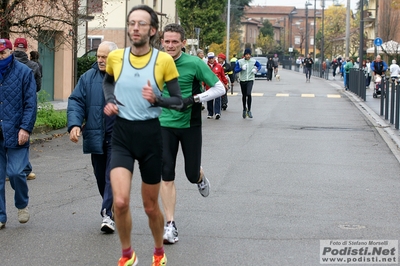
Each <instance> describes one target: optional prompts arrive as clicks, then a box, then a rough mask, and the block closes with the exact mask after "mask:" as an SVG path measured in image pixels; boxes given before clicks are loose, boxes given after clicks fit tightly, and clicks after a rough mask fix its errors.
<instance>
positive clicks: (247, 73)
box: [234, 48, 261, 118]
mask: <svg viewBox="0 0 400 266" xmlns="http://www.w3.org/2000/svg"><path fill="white" fill-rule="evenodd" d="M243 55H244V57H243V58H242V59H239V60H238V61H237V62H236V65H235V69H234V71H235V73H239V80H240V89H241V91H242V105H243V114H242V117H243V118H246V116H247V117H249V118H253V114H252V113H251V102H252V99H251V91H252V90H253V84H254V78H255V74H256V73H257V72H258V71H259V70H260V69H261V64H260V63H259V62H258V61H257V60H255V59H254V58H252V57H251V49H248V48H247V49H245V50H244V53H243ZM246 104H247V107H246Z"/></svg>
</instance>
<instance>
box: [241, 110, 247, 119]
mask: <svg viewBox="0 0 400 266" xmlns="http://www.w3.org/2000/svg"><path fill="white" fill-rule="evenodd" d="M246 112H247V110H243V114H242V117H243V118H246Z"/></svg>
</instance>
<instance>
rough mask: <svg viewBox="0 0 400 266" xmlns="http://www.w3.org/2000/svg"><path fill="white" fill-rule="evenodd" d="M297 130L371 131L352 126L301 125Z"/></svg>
mask: <svg viewBox="0 0 400 266" xmlns="http://www.w3.org/2000/svg"><path fill="white" fill-rule="evenodd" d="M297 130H317V131H371V129H365V128H352V127H299V128H297Z"/></svg>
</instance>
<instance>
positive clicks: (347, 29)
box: [345, 0, 350, 58]
mask: <svg viewBox="0 0 400 266" xmlns="http://www.w3.org/2000/svg"><path fill="white" fill-rule="evenodd" d="M346 13H347V14H346V54H345V57H346V58H347V57H349V49H350V47H349V46H350V0H347V12H346Z"/></svg>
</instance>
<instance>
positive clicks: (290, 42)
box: [289, 8, 297, 48]
mask: <svg viewBox="0 0 400 266" xmlns="http://www.w3.org/2000/svg"><path fill="white" fill-rule="evenodd" d="M295 14H297V11H296V8H293V10H292V11H291V12H290V13H289V26H290V31H289V45H290V48H293V43H292V42H293V38H292V33H293V28H292V25H293V15H295Z"/></svg>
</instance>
